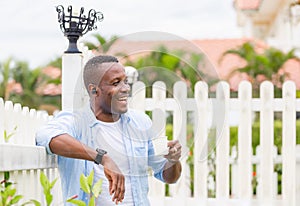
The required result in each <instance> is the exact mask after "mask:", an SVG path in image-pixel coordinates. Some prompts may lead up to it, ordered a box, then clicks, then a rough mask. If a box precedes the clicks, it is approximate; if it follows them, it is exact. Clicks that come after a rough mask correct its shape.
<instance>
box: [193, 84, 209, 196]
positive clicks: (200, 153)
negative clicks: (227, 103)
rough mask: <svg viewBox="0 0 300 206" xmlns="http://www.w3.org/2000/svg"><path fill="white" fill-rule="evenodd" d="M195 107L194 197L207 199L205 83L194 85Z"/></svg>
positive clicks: (206, 109)
mask: <svg viewBox="0 0 300 206" xmlns="http://www.w3.org/2000/svg"><path fill="white" fill-rule="evenodd" d="M195 101H196V105H197V109H196V118H195V125H194V133H195V137H194V138H195V139H194V197H195V198H201V199H205V198H207V175H208V168H207V158H208V153H207V150H208V138H207V137H208V134H207V130H208V86H207V84H206V83H205V82H197V83H196V85H195Z"/></svg>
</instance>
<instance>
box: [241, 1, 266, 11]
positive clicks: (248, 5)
mask: <svg viewBox="0 0 300 206" xmlns="http://www.w3.org/2000/svg"><path fill="white" fill-rule="evenodd" d="M261 1H262V0H236V7H237V8H239V9H241V10H254V9H258V8H259V6H260V3H261Z"/></svg>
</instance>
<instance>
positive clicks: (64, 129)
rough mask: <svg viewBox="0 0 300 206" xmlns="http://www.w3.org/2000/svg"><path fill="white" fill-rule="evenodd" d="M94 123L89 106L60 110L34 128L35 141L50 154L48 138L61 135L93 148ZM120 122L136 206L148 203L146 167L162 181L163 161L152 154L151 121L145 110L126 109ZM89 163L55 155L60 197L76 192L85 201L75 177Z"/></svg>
mask: <svg viewBox="0 0 300 206" xmlns="http://www.w3.org/2000/svg"><path fill="white" fill-rule="evenodd" d="M97 124H98V120H97V119H96V117H95V115H94V113H93V112H92V110H91V109H90V106H89V105H87V106H86V107H84V108H83V109H81V110H78V111H76V112H68V111H63V112H60V113H59V114H57V115H56V117H55V118H53V119H52V120H50V121H49V122H48V123H47V124H46V125H44V126H43V127H42V128H40V129H39V130H38V132H37V134H36V143H37V145H39V146H45V147H46V150H47V152H48V153H49V154H53V153H52V152H51V150H50V148H49V143H50V141H51V139H52V138H55V137H56V136H58V135H61V134H69V135H70V136H72V137H74V138H76V139H77V140H79V141H80V142H82V143H83V144H86V145H88V146H90V147H92V148H94V149H96V145H95V138H97V137H96V136H95V127H96V125H97ZM121 124H122V129H123V134H122V139H123V143H124V144H125V148H126V152H127V155H128V159H129V172H130V174H129V177H130V181H131V187H132V188H131V190H132V195H133V199H134V203H135V205H138V206H143V205H145V206H146V205H150V204H149V200H148V198H147V194H148V175H149V172H148V168H149V167H151V168H152V170H153V172H154V176H155V177H156V178H157V179H159V180H161V181H164V179H163V168H164V165H165V163H166V162H167V160H166V159H165V158H163V157H161V156H154V149H153V144H152V141H151V139H152V138H153V137H154V134H153V131H152V129H151V126H152V122H151V120H150V118H149V117H148V116H147V115H146V114H145V113H143V112H139V111H135V110H128V112H127V113H125V114H122V115H121ZM74 152H76V151H74ZM93 166H94V163H93V162H92V161H86V160H79V159H73V158H66V157H62V156H58V169H59V172H60V178H61V184H62V190H63V198H64V200H66V199H67V198H69V197H71V196H73V195H76V194H77V195H79V197H78V199H81V200H83V201H85V202H88V198H89V197H88V195H87V194H85V193H84V192H83V191H82V190H80V182H79V179H80V175H81V174H84V175H86V176H87V175H88V174H89V173H90V172H91V171H92V169H93ZM66 205H68V204H67V203H66Z"/></svg>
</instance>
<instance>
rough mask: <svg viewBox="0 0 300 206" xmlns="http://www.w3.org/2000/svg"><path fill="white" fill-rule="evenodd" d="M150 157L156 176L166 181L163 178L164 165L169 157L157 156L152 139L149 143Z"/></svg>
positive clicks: (150, 164)
mask: <svg viewBox="0 0 300 206" xmlns="http://www.w3.org/2000/svg"><path fill="white" fill-rule="evenodd" d="M148 147H149V150H148V157H149V159H148V160H149V166H150V167H151V168H152V170H153V172H154V177H156V178H157V179H159V180H161V181H163V182H165V180H164V178H163V171H164V166H165V164H166V162H167V159H166V158H164V157H162V156H155V155H154V149H153V144H152V141H149V143H148Z"/></svg>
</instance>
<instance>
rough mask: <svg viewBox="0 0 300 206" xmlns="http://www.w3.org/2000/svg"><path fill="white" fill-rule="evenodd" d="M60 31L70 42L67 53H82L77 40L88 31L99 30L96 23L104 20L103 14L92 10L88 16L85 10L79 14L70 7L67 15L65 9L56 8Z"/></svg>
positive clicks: (82, 9)
mask: <svg viewBox="0 0 300 206" xmlns="http://www.w3.org/2000/svg"><path fill="white" fill-rule="evenodd" d="M56 11H57V13H58V22H59V24H60V29H61V31H62V32H63V33H64V35H65V36H66V37H67V38H68V40H69V47H68V49H67V51H65V53H81V52H80V51H79V50H78V48H77V40H78V38H79V37H80V36H82V35H84V34H86V33H87V32H88V31H92V30H93V29H97V26H96V25H95V22H97V21H102V20H103V14H102V13H101V12H96V11H95V10H94V9H91V10H90V11H89V12H88V15H87V16H86V15H85V14H83V13H84V8H83V7H81V9H80V11H79V14H78V13H76V12H73V9H72V6H68V9H67V12H66V13H65V11H64V7H63V6H62V5H59V6H57V7H56Z"/></svg>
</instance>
